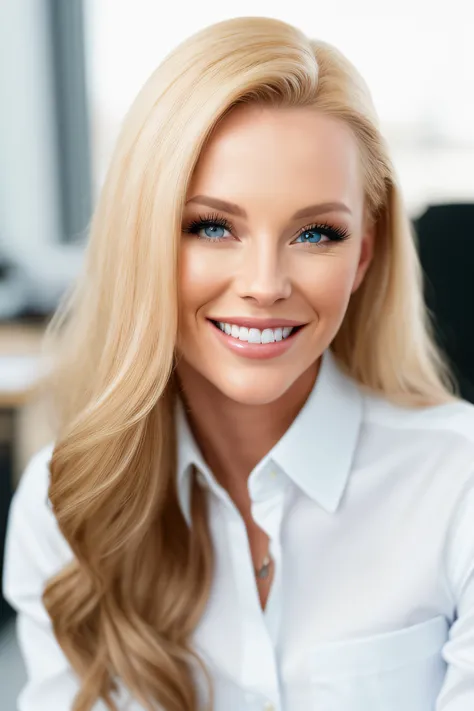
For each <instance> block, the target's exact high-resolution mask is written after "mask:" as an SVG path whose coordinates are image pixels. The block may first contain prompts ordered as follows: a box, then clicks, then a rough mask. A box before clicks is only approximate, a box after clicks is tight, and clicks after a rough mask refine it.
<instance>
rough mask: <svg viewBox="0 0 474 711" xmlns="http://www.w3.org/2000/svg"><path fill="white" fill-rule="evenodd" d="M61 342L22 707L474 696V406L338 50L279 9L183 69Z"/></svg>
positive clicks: (359, 88) (155, 86)
mask: <svg viewBox="0 0 474 711" xmlns="http://www.w3.org/2000/svg"><path fill="white" fill-rule="evenodd" d="M49 336H50V337H51V338H50V339H49V340H48V343H50V344H53V346H54V348H55V349H56V351H53V353H57V356H56V364H55V365H54V364H53V369H52V373H51V379H50V381H51V385H52V388H53V392H54V394H55V399H54V401H53V404H54V407H55V410H54V412H55V414H56V418H57V419H56V422H57V424H56V432H57V434H56V437H55V441H54V443H51V444H50V445H49V446H48V447H46V448H44V449H43V450H41V451H40V452H39V453H38V454H37V455H36V457H35V458H33V460H32V461H31V462H30V464H29V466H28V467H27V469H26V471H25V473H24V476H23V478H22V480H21V483H20V485H19V488H18V490H17V492H16V494H15V498H14V501H13V505H12V509H11V514H10V520H9V532H8V543H7V563H6V573H5V580H4V590H5V595H6V597H7V599H8V600H9V601H10V602H11V604H12V605H13V606H14V607H15V608H16V609H17V611H18V615H19V616H18V633H19V639H20V643H21V646H22V649H23V653H24V656H25V658H26V662H27V665H28V671H29V681H28V684H27V685H26V686H25V688H24V689H23V690H22V693H21V696H20V702H19V708H20V709H21V711H40V709H41V710H43V709H48V711H65V710H66V709H74V710H75V711H86V709H94V710H95V711H97V710H98V709H105V708H107V709H119V710H120V711H122V709H125V708H127V709H132V710H133V711H138V710H139V709H140V710H141V709H153V708H160V709H166V711H182V710H184V709H186V710H189V711H191V710H193V711H195V710H196V709H201V708H213V709H214V710H215V711H236V710H237V709H238V711H242V710H243V709H248V710H250V709H252V710H253V709H259V710H262V711H263V710H264V709H266V710H267V711H271V710H272V709H278V710H279V711H303V709H304V710H305V711H306V709H324V710H325V711H348V710H350V711H356V710H357V711H359V710H362V709H363V711H381V710H382V709H383V711H387V710H391V709H393V710H395V709H396V711H400V710H401V709H403V711H433V709H435V708H436V709H437V711H467V710H468V709H471V708H473V707H474V527H473V526H472V520H473V516H474V413H473V408H472V406H471V405H469V404H468V403H466V402H463V401H462V400H461V399H459V398H458V397H457V396H456V395H455V394H454V393H455V392H456V391H455V388H453V386H452V385H451V382H452V381H451V379H450V376H449V372H448V368H447V367H446V365H445V363H444V361H443V357H442V356H441V354H440V353H439V352H438V351H437V349H436V347H435V345H434V342H433V339H432V335H431V330H430V326H429V322H428V318H427V316H426V312H425V308H424V305H423V299H422V295H421V273H420V266H419V264H418V261H417V256H416V249H415V246H414V243H413V239H412V236H411V233H410V228H409V222H408V219H407V217H406V214H405V211H404V208H403V204H402V201H401V197H400V192H399V189H398V187H397V183H396V178H395V175H394V171H393V168H392V165H391V162H390V159H389V157H388V155H387V150H386V147H385V144H384V142H383V139H382V137H381V135H380V133H379V129H378V126H377V120H376V117H375V114H374V110H373V108H372V103H371V100H370V96H369V93H368V90H367V88H366V86H365V84H364V82H363V81H362V79H361V78H360V76H359V75H358V74H357V72H356V71H355V69H354V68H353V67H352V65H351V64H350V63H349V62H348V61H347V60H346V59H344V58H343V57H342V56H341V54H340V53H339V52H337V51H336V50H335V49H333V48H332V47H330V46H328V45H326V44H324V43H322V42H316V41H313V40H310V39H308V38H307V37H306V36H304V34H303V33H302V32H300V31H299V30H297V29H296V28H294V27H292V26H290V25H287V24H285V23H283V22H281V21H278V20H275V19H268V18H236V19H233V20H229V21H225V22H221V23H218V24H216V25H214V26H212V27H209V28H207V29H205V30H203V31H200V32H199V33H197V34H196V35H195V36H193V37H191V38H190V39H188V40H187V41H186V42H184V43H183V44H182V45H181V46H180V47H178V48H177V49H176V50H175V51H174V52H172V53H171V54H170V55H169V56H168V57H167V58H166V59H165V61H164V62H163V63H162V64H161V66H160V67H159V68H158V69H157V70H156V72H155V73H154V74H153V75H152V77H151V78H150V80H149V81H148V82H147V83H146V85H145V86H144V88H143V89H142V91H141V92H140V94H139V96H138V98H137V99H136V101H135V103H134V104H133V106H132V108H131V110H130V113H129V114H128V116H127V117H126V120H125V123H124V126H123V128H122V132H121V135H120V137H119V140H118V144H117V148H116V151H115V153H114V156H113V159H112V163H111V166H110V169H109V173H108V176H107V179H106V181H105V185H104V187H103V190H102V194H101V196H100V200H99V203H98V205H97V209H96V212H95V214H94V218H93V223H92V228H91V235H90V243H89V247H88V252H87V260H86V263H85V268H84V271H83V274H82V277H81V278H80V279H79V280H78V283H77V284H76V288H75V289H74V292H73V293H72V294H71V295H70V296H69V298H68V300H67V303H65V304H63V305H62V307H61V309H60V310H59V311H58V313H57V314H56V316H55V318H54V320H53V322H52V325H51V327H50V329H49ZM128 701H130V705H127V704H128Z"/></svg>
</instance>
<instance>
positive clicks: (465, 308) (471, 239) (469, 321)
mask: <svg viewBox="0 0 474 711" xmlns="http://www.w3.org/2000/svg"><path fill="white" fill-rule="evenodd" d="M414 227H415V231H416V234H417V238H418V250H419V256H420V261H421V265H422V268H423V271H424V275H425V283H424V291H425V302H426V305H427V307H428V308H429V309H430V311H431V312H432V313H433V315H434V322H435V329H436V337H437V340H438V343H439V344H440V346H441V347H442V348H443V350H444V352H445V353H446V355H447V356H448V359H449V361H450V364H451V367H452V370H453V373H454V375H455V376H456V379H457V381H458V383H459V389H460V393H461V395H462V397H463V398H465V399H466V400H468V401H470V402H472V403H474V204H470V203H466V204H462V203H460V204H446V205H434V206H431V207H429V208H428V209H427V210H426V212H425V213H424V214H423V215H421V216H420V217H419V218H418V219H416V220H415V221H414Z"/></svg>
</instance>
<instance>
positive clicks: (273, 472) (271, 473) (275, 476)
mask: <svg viewBox="0 0 474 711" xmlns="http://www.w3.org/2000/svg"><path fill="white" fill-rule="evenodd" d="M270 476H271V478H272V479H276V478H277V473H276V471H275V470H274V469H272V471H271V472H270Z"/></svg>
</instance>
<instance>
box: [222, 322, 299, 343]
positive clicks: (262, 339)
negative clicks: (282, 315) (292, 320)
mask: <svg viewBox="0 0 474 711" xmlns="http://www.w3.org/2000/svg"><path fill="white" fill-rule="evenodd" d="M218 325H219V328H220V329H221V331H224V333H226V334H227V335H228V336H232V338H237V339H238V340H240V341H248V342H249V343H274V342H275V341H281V340H283V339H285V338H288V336H289V335H290V333H291V332H292V331H293V330H294V329H293V327H290V326H285V327H283V328H265V329H263V331H261V330H260V329H259V328H247V327H246V326H240V327H239V326H236V325H235V324H232V323H224V322H223V321H218Z"/></svg>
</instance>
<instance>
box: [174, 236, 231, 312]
mask: <svg viewBox="0 0 474 711" xmlns="http://www.w3.org/2000/svg"><path fill="white" fill-rule="evenodd" d="M196 247H197V248H196ZM212 251H213V250H206V249H203V248H202V247H201V245H193V244H188V245H185V246H183V247H182V250H181V255H180V259H181V263H180V270H179V302H180V311H181V314H182V317H183V318H184V319H186V318H188V319H189V318H190V317H192V316H193V314H195V313H196V311H197V310H198V309H199V308H200V307H201V306H204V305H205V304H206V303H208V302H209V301H212V299H213V298H214V295H215V294H216V293H218V292H219V290H220V288H221V286H222V284H223V283H224V276H223V269H222V263H221V260H219V258H218V255H217V258H216V255H215V254H214V255H213V254H212Z"/></svg>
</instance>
